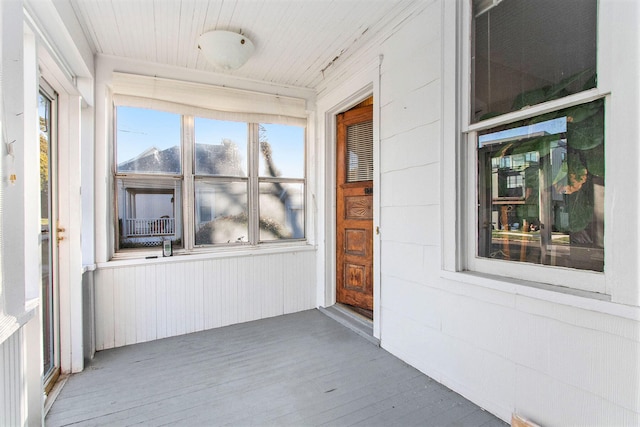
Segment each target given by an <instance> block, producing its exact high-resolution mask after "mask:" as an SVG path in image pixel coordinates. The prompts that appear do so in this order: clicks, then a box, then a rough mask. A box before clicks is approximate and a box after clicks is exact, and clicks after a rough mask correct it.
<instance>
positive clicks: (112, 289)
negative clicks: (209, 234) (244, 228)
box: [94, 250, 316, 350]
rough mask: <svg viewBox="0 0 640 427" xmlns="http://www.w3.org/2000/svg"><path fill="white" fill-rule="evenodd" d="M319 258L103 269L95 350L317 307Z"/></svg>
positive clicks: (311, 254) (300, 254) (280, 256)
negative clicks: (316, 274) (316, 283)
mask: <svg viewBox="0 0 640 427" xmlns="http://www.w3.org/2000/svg"><path fill="white" fill-rule="evenodd" d="M176 258H177V257H176ZM315 262H316V251H314V250H302V251H293V250H292V251H291V252H285V253H277V254H264V255H247V256H242V257H227V258H216V259H197V260H191V261H190V260H176V259H175V258H174V259H171V260H163V259H159V260H157V261H156V262H152V261H150V262H147V263H146V264H140V265H124V266H123V265H122V263H120V265H118V263H117V262H114V263H113V266H103V267H99V268H98V269H97V270H96V272H95V276H94V277H95V278H94V280H95V315H96V350H104V349H108V348H113V347H119V346H123V345H128V344H135V343H139V342H145V341H150V340H155V339H160V338H165V337H170V336H175V335H181V334H187V333H191V332H196V331H201V330H205V329H211V328H217V327H221V326H225V325H230V324H235V323H241V322H247V321H251V320H256V319H262V318H266V317H272V316H278V315H281V314H286V313H293V312H296V311H302V310H307V309H311V308H315V307H316V301H315Z"/></svg>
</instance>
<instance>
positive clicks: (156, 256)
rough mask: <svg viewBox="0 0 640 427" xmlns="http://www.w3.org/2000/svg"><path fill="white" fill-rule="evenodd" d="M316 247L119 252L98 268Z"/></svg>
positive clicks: (258, 246)
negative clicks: (171, 254) (164, 253)
mask: <svg viewBox="0 0 640 427" xmlns="http://www.w3.org/2000/svg"><path fill="white" fill-rule="evenodd" d="M316 250H317V247H316V246H315V245H310V244H307V243H306V242H305V243H300V242H297V243H286V244H268V245H257V246H248V245H243V246H241V247H229V246H227V247H224V248H215V249H209V248H207V249H206V250H205V249H194V250H192V251H190V252H183V251H176V252H174V254H173V256H170V257H163V256H162V251H161V250H160V249H156V250H154V251H135V252H119V253H117V254H116V255H114V257H113V259H111V260H110V261H107V262H99V263H97V267H98V268H116V267H123V266H135V265H148V264H157V263H171V262H188V261H198V260H208V259H220V258H239V257H249V256H260V255H270V254H280V253H291V252H310V251H316Z"/></svg>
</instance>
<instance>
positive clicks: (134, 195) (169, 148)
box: [115, 106, 305, 250]
mask: <svg viewBox="0 0 640 427" xmlns="http://www.w3.org/2000/svg"><path fill="white" fill-rule="evenodd" d="M116 110H117V112H116V117H117V119H116V121H117V140H116V152H117V155H116V158H117V165H116V171H115V182H116V199H117V202H116V204H117V215H118V223H117V226H118V233H117V235H118V245H117V249H118V250H122V249H127V248H143V247H153V246H160V245H161V244H162V242H163V241H164V240H166V239H170V240H172V241H173V242H174V246H175V247H177V248H183V249H187V250H189V249H193V248H197V247H209V246H213V245H238V244H253V245H255V244H259V243H264V242H271V241H291V240H303V239H304V238H305V203H304V200H305V197H304V195H305V136H304V127H301V126H291V125H282V124H260V123H246V122H236V121H225V120H214V119H209V118H201V117H194V116H188V115H183V116H181V115H178V114H173V113H165V112H161V111H157V110H151V109H144V108H134V107H127V106H119V107H117V108H116ZM185 207H187V208H186V209H185ZM189 207H191V208H189Z"/></svg>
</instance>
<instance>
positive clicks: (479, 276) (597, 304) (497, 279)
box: [440, 270, 640, 321]
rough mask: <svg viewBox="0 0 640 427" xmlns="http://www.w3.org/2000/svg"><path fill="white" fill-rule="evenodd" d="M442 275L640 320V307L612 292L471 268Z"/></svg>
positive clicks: (557, 302) (463, 281)
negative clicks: (620, 301)
mask: <svg viewBox="0 0 640 427" xmlns="http://www.w3.org/2000/svg"><path fill="white" fill-rule="evenodd" d="M440 277H442V278H444V279H448V280H452V281H455V282H459V283H464V284H468V285H475V286H480V287H483V288H487V289H491V290H495V291H501V292H505V293H508V294H512V295H522V296H526V297H530V298H535V299H538V300H542V301H547V302H551V303H556V304H563V305H567V306H571V307H576V308H581V309H585V310H591V311H596V312H600V313H605V314H610V315H614V316H618V317H623V318H626V319H630V320H635V321H640V307H634V306H629V305H623V304H616V303H613V302H611V296H609V295H605V294H599V293H595V292H587V291H581V290H577V289H571V288H566V287H562V286H554V285H548V284H544V283H537V282H528V281H526V280H519V279H512V278H505V277H501V276H494V275H490V274H484V273H477V272H471V271H461V272H453V271H447V270H441V271H440Z"/></svg>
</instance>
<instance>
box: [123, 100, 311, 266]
mask: <svg viewBox="0 0 640 427" xmlns="http://www.w3.org/2000/svg"><path fill="white" fill-rule="evenodd" d="M118 107H132V108H141V109H143V108H146V109H151V110H157V111H166V110H163V109H161V108H154V107H147V106H140V105H136V103H132V104H128V103H126V102H117V103H114V105H113V129H114V131H113V135H114V137H113V147H112V149H113V153H114V154H113V164H112V168H111V170H112V179H113V186H112V195H113V197H112V200H113V201H112V205H111V209H112V211H113V212H114V239H113V240H114V249H113V255H112V257H113V259H127V258H140V257H144V256H148V255H152V256H153V255H157V253H158V252H159V249H158V248H133V249H131V248H119V246H120V242H119V234H120V233H119V228H118V227H119V226H118V215H117V213H118V200H117V188H116V186H117V182H118V180H119V179H121V178H128V179H132V178H133V179H143V180H144V179H147V180H150V179H154V178H155V179H157V178H163V179H164V178H166V179H174V180H179V181H180V182H181V186H182V187H181V193H182V194H181V195H182V200H181V206H182V212H181V217H182V223H181V224H176V228H177V227H181V228H182V247H181V248H179V249H175V250H174V254H176V255H181V254H191V253H193V254H198V253H209V252H211V253H216V252H227V251H233V250H246V249H256V248H259V247H265V248H266V247H270V248H273V247H287V246H291V247H299V246H301V245H306V244H307V243H308V240H309V235H308V233H309V226H308V221H309V212H308V206H307V196H308V192H309V189H308V173H307V172H308V171H307V162H308V149H309V148H308V136H307V132H308V125H304V126H301V125H300V124H291V123H288V124H287V125H289V126H298V127H301V128H302V129H303V144H304V158H303V160H302V161H303V173H304V176H303V177H302V178H279V177H276V178H265V177H260V176H258V175H259V163H260V162H259V158H258V157H259V154H260V149H259V147H258V145H259V126H260V124H261V123H266V122H264V121H261V122H258V121H255V122H254V121H245V120H232V121H239V122H241V123H245V124H246V125H247V153H246V155H247V157H248V162H247V163H248V164H247V176H244V177H242V176H226V175H225V176H211V175H206V174H200V175H198V174H196V167H195V162H196V159H195V144H196V141H195V119H196V115H194V114H189V113H187V112H183V113H180V112H176V111H171V112H173V113H175V114H178V115H180V116H181V132H180V135H181V140H180V147H181V169H182V173H181V175H176V174H132V173H122V172H120V173H119V172H118V171H117V160H116V159H117V145H118V144H117V127H118V120H117V109H118ZM198 117H200V116H198ZM205 118H207V117H205ZM222 120H225V119H222ZM198 181H202V182H209V183H240V182H245V183H246V185H247V215H248V217H249V220H248V240H247V241H244V242H230V243H217V244H196V241H195V240H196V238H195V234H196V211H195V209H196V196H197V195H196V183H197V182H198ZM263 182H295V183H300V184H302V186H303V195H302V197H303V209H304V211H303V218H304V231H303V232H304V236H303V237H302V238H292V239H282V240H273V241H269V240H266V241H262V240H260V238H259V237H260V230H259V184H260V183H263ZM160 250H161V248H160Z"/></svg>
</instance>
